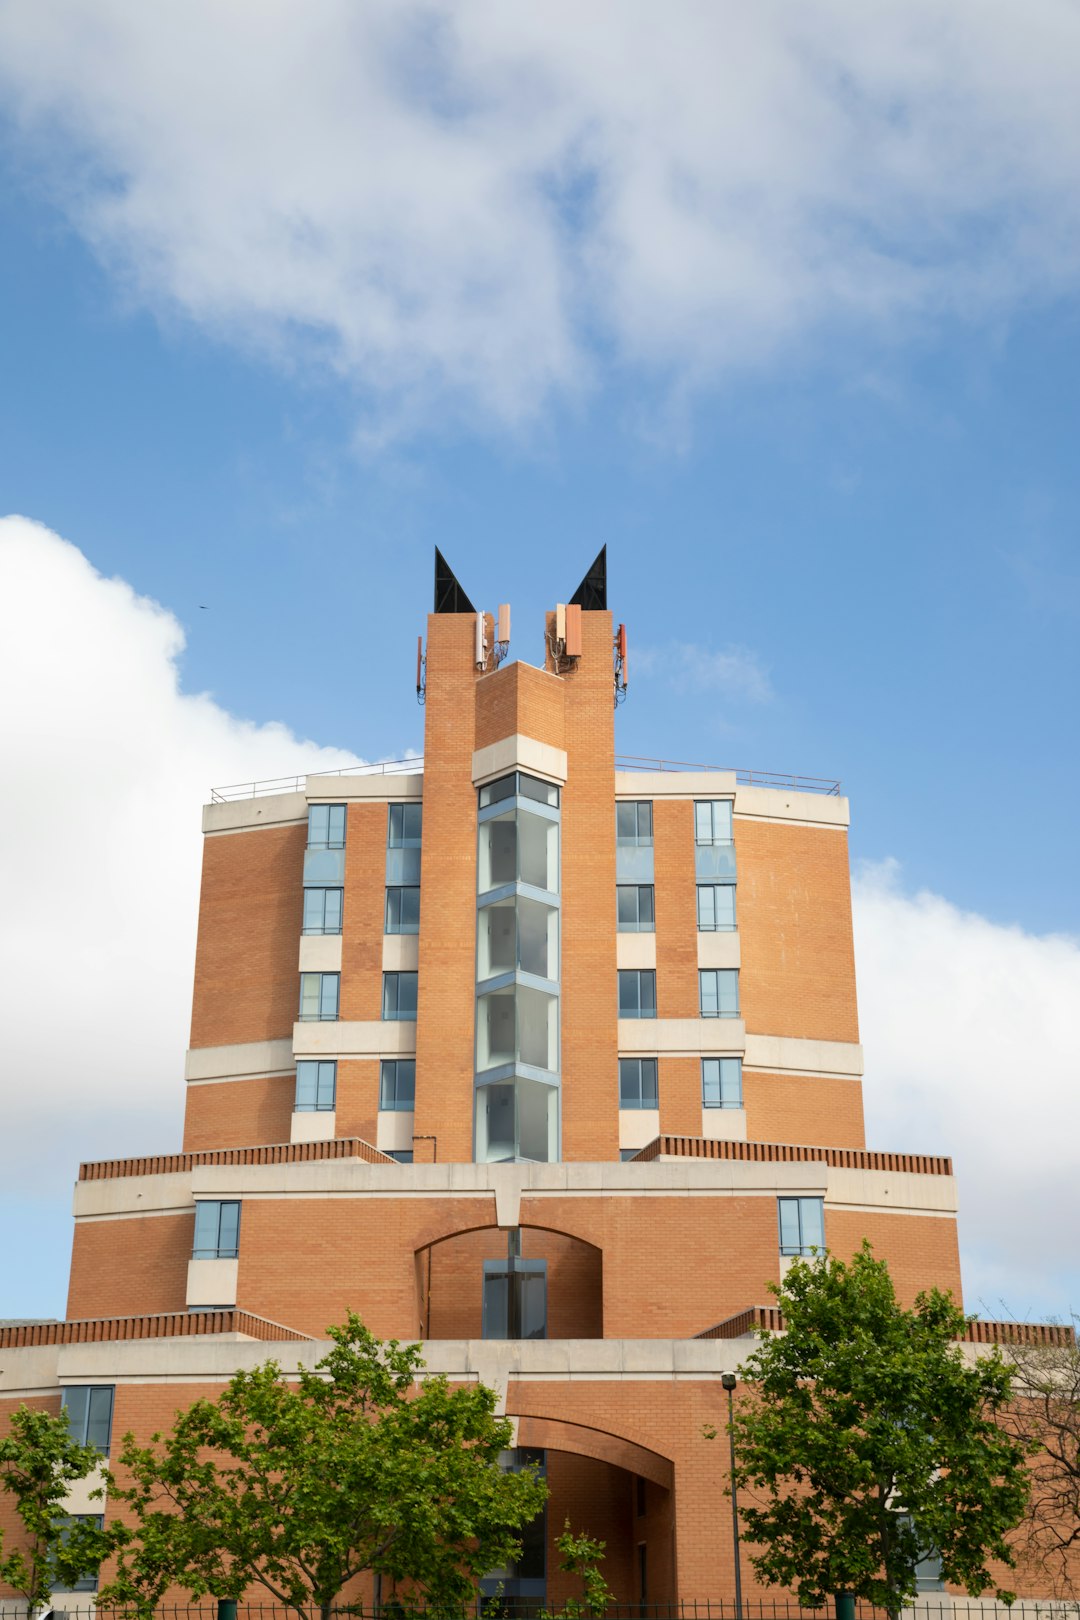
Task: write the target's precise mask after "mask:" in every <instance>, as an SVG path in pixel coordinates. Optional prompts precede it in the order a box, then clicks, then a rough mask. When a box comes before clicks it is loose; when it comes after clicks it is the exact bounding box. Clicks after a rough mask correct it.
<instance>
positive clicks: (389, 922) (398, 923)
mask: <svg viewBox="0 0 1080 1620" xmlns="http://www.w3.org/2000/svg"><path fill="white" fill-rule="evenodd" d="M386 932H387V933H388V934H418V933H419V932H420V890H419V889H387V891H386Z"/></svg>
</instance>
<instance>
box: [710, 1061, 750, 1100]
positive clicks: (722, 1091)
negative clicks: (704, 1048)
mask: <svg viewBox="0 0 1080 1620" xmlns="http://www.w3.org/2000/svg"><path fill="white" fill-rule="evenodd" d="M709 1063H715V1064H716V1065H717V1084H716V1096H715V1099H711V1098H710V1096H709V1090H710V1088H709V1085H708V1082H707V1080H706V1074H705V1066H706V1064H709ZM726 1063H730V1064H733V1065H734V1067H735V1075H736V1084H735V1086H734V1088H733V1091H734V1100H732V1098H731V1097H730V1096H728V1095H726V1092H727V1090H728V1088H727V1087H726V1086H725V1084H724V1065H725V1064H726ZM742 1067H743V1066H742V1058H741V1057H703V1058H702V1060H701V1106H702V1108H741V1107H742V1106H743V1084H742Z"/></svg>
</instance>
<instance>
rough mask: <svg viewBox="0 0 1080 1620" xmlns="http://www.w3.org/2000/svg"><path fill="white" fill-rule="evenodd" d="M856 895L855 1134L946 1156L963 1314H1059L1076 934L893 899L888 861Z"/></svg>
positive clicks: (895, 874) (1075, 1098)
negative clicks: (956, 1197) (951, 1171)
mask: <svg viewBox="0 0 1080 1620" xmlns="http://www.w3.org/2000/svg"><path fill="white" fill-rule="evenodd" d="M854 900H855V942H856V952H857V963H858V971H859V1006H860V1018H861V1024H862V1035H863V1040H864V1043H865V1045H866V1058H867V1076H866V1110H867V1139H868V1140H869V1141H870V1143H871V1144H872V1145H873V1146H880V1147H892V1148H897V1149H901V1150H903V1149H907V1150H912V1151H916V1152H929V1153H948V1154H951V1155H952V1158H953V1161H954V1168H955V1171H956V1175H957V1178H958V1183H959V1188H960V1200H961V1208H960V1238H961V1248H962V1252H963V1257H964V1273H965V1303H966V1305H967V1307H968V1309H969V1310H978V1311H979V1312H980V1313H981V1314H984V1315H985V1314H989V1315H997V1314H1000V1313H1001V1310H1002V1305H1003V1304H1004V1306H1005V1307H1007V1308H1008V1309H1010V1310H1011V1311H1013V1312H1016V1313H1018V1314H1027V1313H1030V1312H1032V1311H1034V1312H1035V1313H1036V1314H1046V1313H1052V1314H1056V1315H1064V1314H1066V1313H1067V1312H1068V1310H1069V1309H1070V1307H1072V1308H1076V1307H1078V1306H1080V1260H1078V1258H1077V1249H1076V1232H1077V1223H1076V1207H1077V1206H1076V1177H1077V1145H1078V1143H1080V1025H1078V1022H1077V1014H1078V1010H1080V939H1074V938H1068V937H1064V936H1054V935H1051V936H1046V937H1039V936H1036V935H1033V934H1028V933H1025V932H1024V931H1023V930H1022V929H1020V928H1011V927H1004V926H1002V925H1000V924H997V923H993V922H990V921H988V919H987V918H985V917H981V916H979V915H977V914H975V913H973V912H966V911H961V910H959V909H958V908H957V907H956V906H953V905H950V903H949V902H948V901H947V900H945V899H943V898H942V897H941V896H940V895H936V894H930V893H927V892H920V893H918V894H914V895H912V894H908V893H905V892H904V890H903V888H902V886H901V883H900V869H899V867H898V866H897V864H896V862H895V861H885V862H882V863H880V864H876V865H867V866H864V867H863V868H862V869H861V870H860V871H859V872H858V873H857V875H856V882H855V886H854ZM1070 1291H1071V1298H1070V1297H1069V1293H1070Z"/></svg>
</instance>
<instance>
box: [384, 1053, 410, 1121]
mask: <svg viewBox="0 0 1080 1620" xmlns="http://www.w3.org/2000/svg"><path fill="white" fill-rule="evenodd" d="M415 1106H416V1059H415V1058H384V1059H383V1062H382V1068H381V1070H380V1073H379V1107H380V1108H382V1109H386V1110H387V1111H394V1112H397V1113H399V1114H408V1113H411V1112H412V1110H413V1108H414V1107H415Z"/></svg>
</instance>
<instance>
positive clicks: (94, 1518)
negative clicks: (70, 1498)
mask: <svg viewBox="0 0 1080 1620" xmlns="http://www.w3.org/2000/svg"><path fill="white" fill-rule="evenodd" d="M109 1393H110V1395H111V1394H112V1390H110V1391H109ZM55 1522H56V1524H57V1525H58V1526H59V1528H60V1540H61V1541H62V1542H63V1543H64V1545H65V1546H66V1545H67V1543H68V1541H70V1539H71V1531H72V1530H73V1529H74V1527H75V1525H77V1524H92V1525H93V1526H94V1528H95V1530H103V1529H104V1528H105V1515H104V1514H103V1513H65V1514H63V1515H62V1516H61V1517H60V1518H59V1519H57V1520H56V1521H55ZM97 1589H98V1578H97V1574H96V1572H95V1573H94V1574H93V1575H80V1576H79V1577H78V1579H77V1580H75V1581H73V1582H72V1583H71V1585H70V1586H61V1585H59V1584H58V1583H57V1582H55V1581H54V1582H53V1583H52V1585H51V1586H50V1587H49V1591H50V1592H96V1591H97Z"/></svg>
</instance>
